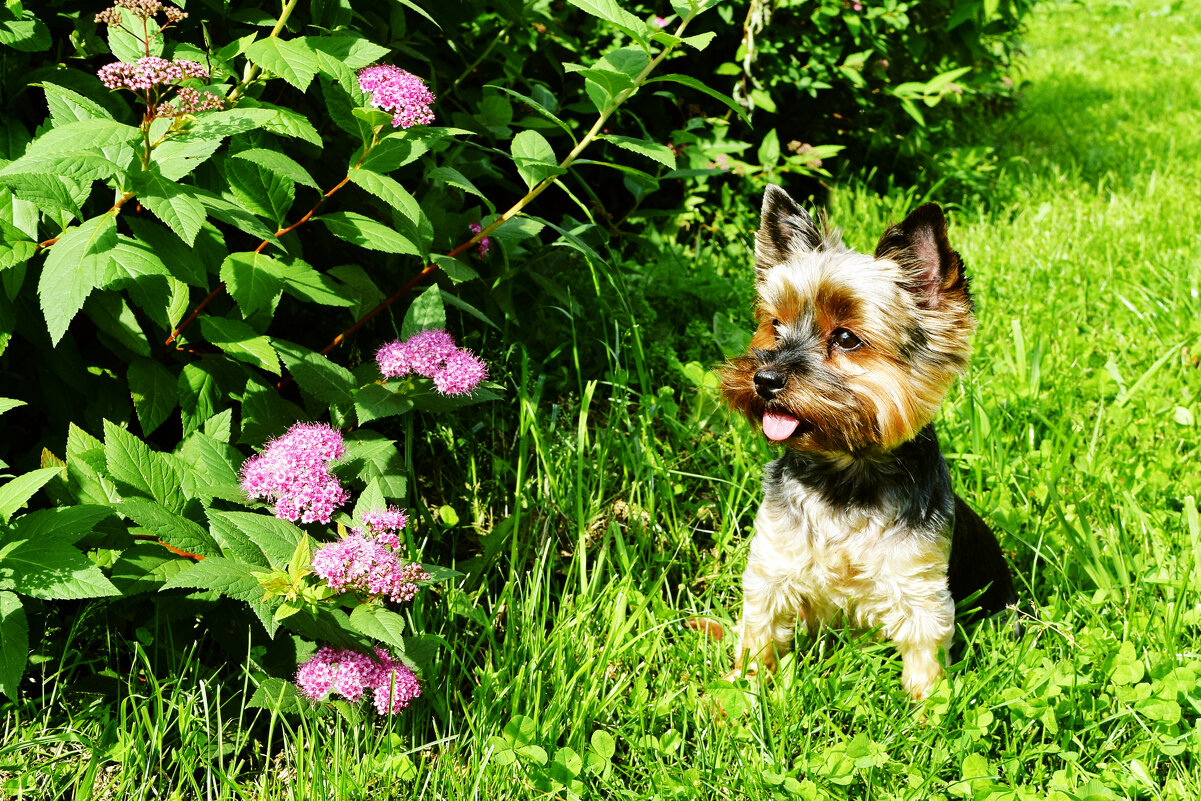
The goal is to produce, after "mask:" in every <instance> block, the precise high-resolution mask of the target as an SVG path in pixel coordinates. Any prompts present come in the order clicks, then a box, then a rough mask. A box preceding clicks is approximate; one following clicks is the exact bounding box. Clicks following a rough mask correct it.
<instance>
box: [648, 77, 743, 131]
mask: <svg viewBox="0 0 1201 801" xmlns="http://www.w3.org/2000/svg"><path fill="white" fill-rule="evenodd" d="M656 81H668V82H670V83H678V84H683V85H684V86H687V87H689V88H690V89H695V90H697V91H698V92H703V93H704V94H707V95H709V97H711V98H713V99H714V100H718V101H720V102H721V103H723V104H725V106H726V107H727V108H729V109H730V110H731V111H733V112H734V113H735V114H737V115H738V117H739V118H740V119H741V120H742V121H743V122H745V123H747V124H748V125H749V124H750V119H749V118H748V117H747V116H746V109H744V108H743V107H742V106H740V105H738V103H736V102H735V101H734V99H733V98H731V97H729V96H728V95H723V94H722V93H721V92H719V91H717V90H716V89H713V88H710V87H709V86H708V85H707V84H704V83H702V82H701V81H699V80H697V79H696V78H693V77H692V76H691V75H680V74H678V73H672V74H670V75H658V76H653V77H650V78H647V80H646V82H647V83H653V82H656Z"/></svg>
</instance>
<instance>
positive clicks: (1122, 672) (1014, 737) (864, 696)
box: [0, 3, 1201, 799]
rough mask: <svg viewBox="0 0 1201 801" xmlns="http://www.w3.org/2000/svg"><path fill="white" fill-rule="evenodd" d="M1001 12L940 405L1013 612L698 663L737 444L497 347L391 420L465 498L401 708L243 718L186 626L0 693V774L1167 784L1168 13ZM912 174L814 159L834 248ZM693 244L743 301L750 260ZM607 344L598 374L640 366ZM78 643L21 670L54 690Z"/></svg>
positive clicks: (1174, 280)
mask: <svg viewBox="0 0 1201 801" xmlns="http://www.w3.org/2000/svg"><path fill="white" fill-rule="evenodd" d="M1165 9H1166V13H1165ZM1030 24H1031V32H1030V37H1029V44H1028V46H1027V58H1026V60H1025V61H1024V66H1023V74H1022V78H1023V80H1024V81H1025V88H1024V102H1023V105H1022V106H1021V108H1020V109H1019V110H1018V112H1017V113H1016V115H1015V116H1014V117H1013V118H1012V119H1009V120H1002V121H999V122H998V123H996V125H995V127H993V128H990V129H989V130H987V131H979V132H976V133H977V134H978V135H980V136H982V137H985V138H988V139H990V141H992V142H993V143H994V144H996V145H997V146H998V147H999V149H1000V152H1001V154H1002V156H1003V157H1004V158H1005V159H1006V161H1005V165H1006V166H1005V169H1004V171H1003V174H1002V176H1001V178H1000V184H999V186H998V190H997V196H996V198H994V200H993V201H992V202H990V203H986V204H982V205H978V206H971V207H968V206H959V207H955V208H953V213H952V224H953V228H952V232H951V236H952V241H953V242H954V243H955V246H956V247H957V248H958V249H959V250H960V252H961V253H962V254H963V255H964V257H965V260H966V261H967V263H968V267H969V270H970V271H971V275H972V279H973V289H974V292H975V295H976V298H977V302H978V307H979V317H980V321H981V324H980V329H979V331H978V333H977V335H976V339H975V347H976V355H975V360H974V362H973V366H972V368H971V370H970V372H969V374H968V375H967V376H966V377H965V378H964V380H962V381H961V382H960V383H959V384H958V385H957V386H956V388H955V389H954V390H953V391H952V394H951V396H950V397H949V398H948V401H947V403H946V405H945V407H944V410H943V413H942V415H941V419H940V422H939V429H940V436H941V438H942V440H943V444H944V450H946V451H947V455H948V459H949V461H950V463H951V467H952V472H953V475H954V477H955V481H956V484H957V486H958V487H959V488H960V489H961V490H962V491H963V493H964V494H965V496H966V497H968V498H969V499H971V501H972V503H973V505H974V506H976V508H977V509H978V510H979V511H980V512H981V513H982V514H983V515H984V516H985V518H986V519H988V520H989V521H990V522H991V523H992V524H993V525H994V527H996V529H997V530H998V532H999V533H1000V536H1001V539H1002V542H1003V545H1004V547H1005V548H1006V550H1007V551H1008V552H1009V554H1010V556H1011V562H1012V563H1013V565H1014V567H1015V570H1016V572H1017V577H1018V581H1017V583H1018V586H1019V591H1020V593H1021V594H1022V596H1023V598H1024V601H1025V604H1026V607H1025V611H1026V617H1025V618H1024V620H1023V623H1024V629H1023V633H1022V634H1021V636H1020V637H1019V638H1017V639H1014V638H1011V637H1010V635H1009V632H1008V630H1007V629H1006V628H1005V626H1004V625H1003V624H1002V622H1000V621H989V622H986V623H984V624H981V625H979V626H977V627H975V628H973V629H972V630H970V631H965V632H963V636H962V638H961V639H962V641H963V642H964V646H963V652H962V654H961V655H960V658H959V659H958V661H956V663H955V664H954V665H953V666H952V668H951V671H950V673H949V675H948V678H947V680H946V681H945V682H943V683H942V684H941V685H940V686H939V688H938V689H937V690H936V692H935V695H934V697H933V698H932V699H931V700H930V701H929V702H928V703H927V704H926V705H924V706H923V707H915V706H914V705H912V704H910V703H909V702H908V701H907V700H906V699H905V697H904V694H903V693H902V692H901V691H900V688H899V674H900V663H899V660H897V659H896V657H895V655H894V654H893V653H892V649H891V648H890V647H888V646H887V645H884V644H881V643H877V642H875V641H873V640H871V639H870V637H867V636H864V635H861V634H858V633H855V632H848V631H832V632H830V633H829V634H828V635H827V636H825V637H823V638H822V639H821V640H819V641H818V642H815V643H812V644H808V645H807V646H804V645H803V646H802V648H801V649H800V650H799V652H798V653H797V654H795V655H792V656H790V657H788V658H787V659H786V660H785V662H784V664H783V667H782V670H781V673H780V676H779V678H778V680H777V681H776V682H774V683H772V684H771V685H769V686H768V687H766V688H752V687H749V686H742V685H739V686H733V685H726V684H723V683H721V682H720V681H718V677H719V676H721V675H722V674H723V673H724V672H725V669H726V664H727V661H728V659H729V649H730V643H729V642H728V641H717V640H715V639H714V638H713V637H711V636H708V635H706V634H705V633H704V632H703V631H697V630H696V628H697V627H698V626H697V623H696V619H705V620H713V621H717V622H718V623H721V624H723V625H726V626H728V624H729V623H730V622H731V619H732V618H733V617H735V616H736V615H737V605H738V603H739V591H738V575H739V573H740V571H741V569H742V566H743V565H744V564H745V551H746V545H747V541H748V535H749V534H750V533H751V532H750V531H749V530H748V526H749V524H750V520H751V519H752V517H753V514H754V511H755V508H756V506H757V503H758V496H759V488H758V483H759V478H760V474H761V469H762V465H763V464H764V463H765V462H766V461H767V460H768V459H770V458H771V451H770V449H769V448H768V447H767V446H766V444H765V443H763V442H762V441H761V440H760V439H758V438H756V437H754V436H752V435H751V433H750V432H749V430H748V429H747V428H746V427H745V425H744V424H742V423H741V422H739V421H731V420H729V419H728V417H727V416H726V414H725V413H724V412H723V411H721V410H720V408H719V407H718V406H717V405H716V403H715V402H714V401H713V398H712V394H711V392H708V391H705V390H698V391H697V392H696V393H695V394H692V395H685V396H681V395H679V394H673V393H671V392H670V391H667V392H651V391H645V390H646V388H648V387H651V386H653V384H654V380H653V377H651V378H645V377H644V378H642V379H641V380H640V382H639V383H640V384H641V386H642V387H643V388H644V391H643V392H642V393H638V392H635V391H633V390H631V389H629V388H628V387H627V386H625V384H624V383H623V382H620V381H618V382H614V383H605V382H604V381H601V380H599V377H598V378H597V380H592V379H590V378H589V377H586V376H581V380H580V383H579V391H578V393H577V394H576V395H574V396H573V397H571V398H557V397H556V398H551V397H547V396H546V393H545V383H544V382H542V381H541V380H540V379H539V374H540V365H538V364H533V363H530V362H529V361H528V360H523V359H522V357H521V355H520V354H518V355H517V356H516V357H515V359H514V363H515V366H514V369H513V373H514V384H515V386H514V394H515V396H516V409H517V412H516V414H513V413H511V412H510V410H509V409H507V408H504V407H499V406H498V407H497V408H493V409H491V410H489V411H486V412H485V413H484V415H485V416H484V417H483V419H482V425H478V426H476V427H475V428H474V429H471V428H467V427H466V426H459V427H448V426H437V427H435V428H433V429H430V430H429V431H427V432H426V435H425V436H426V438H427V444H428V446H429V447H430V448H432V449H438V450H439V451H440V452H441V453H442V454H443V457H442V462H443V464H442V467H441V469H442V470H443V471H444V472H445V474H446V475H448V476H464V477H467V480H466V484H467V487H468V488H467V490H465V491H464V495H463V496H461V497H458V498H447V499H446V500H449V501H452V502H453V503H454V504H455V505H457V506H459V508H460V513H461V514H463V516H464V517H465V518H468V519H471V520H474V521H477V522H478V527H477V529H476V530H474V531H471V530H466V529H456V530H452V531H449V532H447V534H446V536H447V537H450V538H457V539H458V540H459V545H460V551H461V553H462V554H463V559H462V560H461V561H460V563H459V564H458V565H457V566H458V568H459V569H460V570H464V571H465V572H467V573H468V578H467V580H466V582H465V583H464V585H463V587H462V589H461V590H460V591H454V592H448V593H447V594H446V595H444V596H443V597H442V598H440V599H437V600H436V601H435V599H429V603H428V605H427V606H426V607H425V608H423V607H421V606H420V605H419V606H417V607H415V609H414V612H413V615H414V620H413V623H414V629H415V630H418V631H420V630H427V631H433V632H435V633H437V634H438V635H440V636H441V637H442V638H444V640H445V642H446V644H447V645H446V647H445V648H444V649H443V650H442V651H440V652H439V661H438V664H437V668H436V670H435V673H434V675H433V676H429V677H427V685H426V695H427V698H426V700H425V701H423V702H422V705H421V706H418V707H415V708H414V710H412V712H411V713H410V714H408V715H407V716H404V717H401V718H399V719H396V720H392V721H386V722H382V721H379V720H378V719H375V718H373V717H364V716H360V715H359V714H358V713H357V712H355V711H354V710H351V709H349V708H348V707H345V706H340V705H335V706H333V707H332V708H331V710H329V711H327V714H325V715H324V716H323V717H309V716H295V715H282V716H275V717H272V716H270V715H268V714H267V713H266V712H265V711H263V710H256V709H251V708H248V707H247V706H246V698H247V697H248V696H249V695H250V689H251V688H250V687H247V688H246V691H245V692H243V691H242V687H243V685H244V684H246V683H248V682H250V677H252V676H254V675H259V674H260V673H259V668H260V667H261V666H259V665H257V664H255V663H254V660H253V659H251V658H250V657H248V658H247V659H246V660H244V661H242V662H241V663H237V662H233V663H231V664H229V665H226V666H225V667H223V668H219V669H217V671H216V672H213V669H211V668H202V667H201V666H200V665H199V663H198V662H197V660H196V659H195V658H194V656H193V654H192V652H185V653H184V654H183V655H179V656H178V657H176V658H174V659H167V660H164V661H161V662H155V661H154V660H149V659H144V658H141V657H139V660H140V661H139V662H138V663H137V664H135V668H136V670H133V671H131V673H130V674H129V675H127V676H120V677H114V679H116V680H117V685H118V690H117V691H116V693H115V695H106V696H101V697H100V699H101V700H97V701H96V702H94V703H87V702H81V701H79V700H78V699H75V698H61V697H58V696H50V697H45V698H42V699H40V702H38V703H33V704H27V705H24V706H15V707H11V708H10V711H9V712H8V713H7V716H6V718H5V719H4V723H3V726H4V730H5V736H4V738H3V742H4V743H5V746H4V747H3V749H0V763H3V764H2V765H0V770H3V771H4V772H5V773H4V776H3V785H2V786H3V789H4V793H5V794H6V795H7V796H10V797H17V798H39V799H41V798H53V797H66V798H74V797H80V798H86V797H97V798H159V797H179V798H200V797H203V798H289V799H300V798H329V799H344V798H345V799H352V798H367V797H372V798H380V797H384V798H387V797H414V796H416V797H427V798H493V797H504V798H509V797H513V798H544V797H552V796H553V797H568V796H569V795H572V794H577V795H585V796H590V797H597V798H610V797H614V798H625V797H629V798H648V797H652V796H653V797H661V798H669V797H676V796H679V797H688V798H693V797H706V798H745V797H754V798H767V797H771V796H773V795H778V796H780V797H795V796H800V797H803V798H825V797H834V798H913V799H929V798H941V797H956V798H981V799H983V798H994V799H1006V798H1022V799H1026V798H1031V799H1035V798H1036V799H1044V798H1056V799H1071V798H1143V797H1145V798H1156V799H1158V798H1196V797H1198V796H1199V795H1201V767H1199V766H1198V757H1199V756H1201V731H1199V730H1198V729H1197V717H1198V714H1199V713H1201V690H1198V679H1199V676H1201V636H1199V632H1198V627H1199V626H1201V601H1199V598H1198V594H1197V593H1198V589H1199V588H1201V577H1199V575H1198V565H1197V563H1196V562H1197V556H1198V553H1201V532H1199V531H1198V524H1197V514H1196V500H1195V499H1196V497H1197V495H1198V494H1199V492H1201V477H1199V471H1198V468H1197V465H1198V464H1201V458H1199V455H1198V453H1197V451H1198V447H1199V445H1201V436H1199V435H1198V428H1197V423H1196V418H1197V417H1198V416H1201V404H1199V403H1198V400H1197V398H1198V392H1199V391H1201V369H1199V368H1198V362H1197V355H1198V354H1201V297H1199V295H1201V293H1199V282H1201V266H1199V265H1201V236H1199V235H1198V232H1199V231H1201V219H1199V218H1201V204H1198V202H1197V200H1198V198H1201V175H1199V173H1198V170H1199V169H1201V168H1199V166H1198V164H1199V160H1198V157H1199V156H1201V152H1199V151H1201V136H1199V135H1198V133H1197V131H1198V130H1199V129H1201V126H1199V125H1198V123H1199V122H1201V120H1199V119H1198V117H1199V113H1201V112H1199V109H1201V87H1199V86H1198V84H1197V82H1196V80H1195V78H1194V77H1193V76H1195V75H1197V74H1199V73H1201V47H1199V45H1201V11H1199V10H1198V9H1197V8H1195V7H1193V6H1185V5H1177V6H1164V5H1162V4H1158V3H1135V4H1125V3H1123V4H1106V3H1089V4H1085V5H1066V4H1047V5H1046V6H1044V7H1043V8H1042V9H1041V10H1040V11H1039V12H1038V13H1037V14H1036V15H1035V16H1034V17H1033V19H1032V20H1031V23H1030ZM936 199H940V198H936ZM919 200H920V198H917V197H914V196H912V195H909V194H906V193H904V192H897V193H893V194H892V195H891V196H889V197H886V198H880V197H877V196H875V195H872V194H870V193H867V192H865V191H862V190H859V189H856V188H854V187H851V188H843V189H839V190H836V191H835V192H834V193H833V195H832V197H831V201H830V216H831V219H833V220H834V221H835V222H836V223H838V224H840V225H842V226H843V227H844V228H845V229H846V238H847V239H848V241H850V242H851V243H853V244H855V245H856V246H858V247H859V249H861V250H862V249H867V248H869V247H870V246H871V245H872V244H873V243H874V241H875V237H876V236H878V234H879V232H880V231H882V230H883V228H884V226H885V224H886V222H887V221H888V220H889V219H890V218H893V219H895V218H898V217H900V216H901V215H903V213H904V211H905V210H906V209H907V208H909V207H911V206H912V205H913V204H914V203H916V202H918V201H919ZM753 225H754V221H753V220H748V221H747V226H746V227H747V228H748V229H749V228H751V227H753ZM727 244H728V243H725V242H716V243H714V242H703V241H702V242H701V243H700V244H699V247H698V251H699V252H708V251H711V252H716V253H720V252H723V251H724V250H725V249H726V246H727ZM724 268H725V269H729V270H730V272H731V273H732V274H733V275H735V276H741V278H738V277H736V278H733V279H731V280H732V281H735V282H739V281H741V282H742V283H743V285H744V286H743V287H742V290H743V295H744V296H745V297H746V298H747V300H748V302H749V296H750V292H751V288H750V283H749V282H750V263H749V259H748V260H747V262H746V264H745V269H742V270H741V271H737V270H733V269H731V268H730V267H729V265H724ZM698 269H702V270H704V269H714V268H713V267H712V265H709V266H706V265H705V264H704V263H702V264H700V265H699V266H698ZM742 314H743V312H742V311H741V310H737V311H734V312H732V314H731V316H733V317H735V318H737V317H739V316H740V315H742ZM685 322H686V321H681V325H683V324H684V323H685ZM706 322H707V321H706ZM614 342H615V343H616V344H614V345H613V346H612V347H611V349H610V359H611V366H612V367H613V369H614V371H615V373H616V372H618V371H619V368H623V369H626V370H629V369H630V366H631V365H632V366H633V370H632V372H633V373H637V372H638V371H639V370H641V369H643V367H644V366H642V365H641V362H640V359H641V358H642V357H641V355H640V352H639V351H638V350H636V349H634V348H633V347H632V346H631V345H630V344H629V342H630V340H629V339H628V338H626V339H615V340H614ZM623 343H624V344H623ZM593 346H594V345H593V343H587V342H578V341H574V342H571V343H569V344H568V345H566V346H565V348H566V349H567V350H566V351H565V352H564V354H563V356H564V358H566V357H567V356H568V355H570V354H569V353H568V351H570V352H577V351H579V350H581V349H585V348H591V347H593ZM623 348H624V350H623ZM571 360H572V361H574V362H575V363H579V356H578V353H575V355H574V356H573V357H572V359H571ZM468 509H470V516H468V515H467V514H466V512H467V510H468ZM202 641H203V640H202ZM111 649H112V650H113V651H114V652H116V651H121V652H128V651H132V652H133V653H134V654H139V653H140V652H139V647H138V646H137V645H136V644H132V645H131V644H129V643H113V644H112V645H111ZM90 667H91V666H90V665H88V664H86V663H85V664H75V663H71V662H70V661H69V660H68V659H65V658H64V660H63V661H61V662H59V663H58V664H49V665H44V666H43V668H42V675H41V676H39V677H36V678H37V679H38V680H39V681H40V683H41V686H44V687H47V688H57V687H60V686H70V685H71V684H72V682H74V681H76V680H77V679H79V678H80V677H79V674H80V673H81V672H84V671H86V670H88V669H89V668H90ZM50 692H57V690H54V689H51V690H50ZM114 698H115V699H116V701H115V702H114V701H112V700H111V699H114ZM718 704H720V705H721V707H722V708H723V709H724V713H723V712H722V711H719V710H718V708H717V705H718ZM64 715H65V716H66V721H65V722H64Z"/></svg>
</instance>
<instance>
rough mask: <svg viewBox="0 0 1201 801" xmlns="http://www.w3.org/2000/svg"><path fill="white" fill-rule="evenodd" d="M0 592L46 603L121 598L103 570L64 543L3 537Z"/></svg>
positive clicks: (1, 539)
mask: <svg viewBox="0 0 1201 801" xmlns="http://www.w3.org/2000/svg"><path fill="white" fill-rule="evenodd" d="M0 590H14V591H16V592H19V593H21V594H23V595H31V596H33V597H34V598H44V599H47V600H74V599H78V598H98V597H102V596H106V595H119V594H120V593H119V592H118V591H117V588H116V587H114V586H113V585H112V584H111V583H110V582H109V580H108V579H106V578H105V577H104V574H103V573H101V572H100V568H98V567H96V565H94V564H92V560H90V559H88V558H87V557H86V556H85V555H84V554H83V552H82V551H80V550H79V549H78V548H76V547H74V546H72V545H69V544H67V543H65V542H63V541H61V540H55V539H27V538H23V537H19V536H14V535H12V534H9V535H6V536H4V537H3V538H0Z"/></svg>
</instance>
